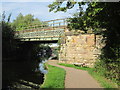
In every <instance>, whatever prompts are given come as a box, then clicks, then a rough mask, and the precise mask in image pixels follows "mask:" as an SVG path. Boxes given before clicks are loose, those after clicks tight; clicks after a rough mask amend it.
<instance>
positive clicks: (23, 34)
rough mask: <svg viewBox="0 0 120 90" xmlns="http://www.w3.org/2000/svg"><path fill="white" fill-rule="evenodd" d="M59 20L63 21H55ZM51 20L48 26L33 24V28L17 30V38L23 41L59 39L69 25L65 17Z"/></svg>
mask: <svg viewBox="0 0 120 90" xmlns="http://www.w3.org/2000/svg"><path fill="white" fill-rule="evenodd" d="M59 20H63V22H57V23H55V21H59ZM51 21H52V23H51ZM51 21H46V22H49V23H50V24H48V26H45V27H40V26H39V25H36V26H31V27H32V28H31V27H29V28H27V29H24V30H22V31H16V32H15V35H16V36H17V38H19V39H21V40H23V41H28V40H29V41H34V40H39V41H41V40H42V41H44V40H45V41H46V40H58V39H59V38H60V37H61V36H63V35H64V33H65V29H66V26H67V25H66V23H65V19H57V20H51ZM51 25H52V26H51Z"/></svg>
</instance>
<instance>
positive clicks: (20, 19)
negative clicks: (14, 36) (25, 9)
mask: <svg viewBox="0 0 120 90" xmlns="http://www.w3.org/2000/svg"><path fill="white" fill-rule="evenodd" d="M43 24H45V23H42V21H40V20H39V19H38V18H34V16H33V15H31V14H27V15H25V16H23V15H22V14H21V13H20V14H19V15H18V16H17V17H16V19H15V20H14V21H13V22H12V26H13V27H14V28H16V30H17V31H20V30H24V29H25V28H27V27H29V26H35V25H43Z"/></svg>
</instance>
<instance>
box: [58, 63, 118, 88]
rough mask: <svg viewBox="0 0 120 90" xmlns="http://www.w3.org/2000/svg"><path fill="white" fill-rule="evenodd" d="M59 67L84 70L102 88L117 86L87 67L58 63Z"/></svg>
mask: <svg viewBox="0 0 120 90" xmlns="http://www.w3.org/2000/svg"><path fill="white" fill-rule="evenodd" d="M59 65H62V66H66V67H72V68H76V69H81V70H86V71H88V73H89V74H90V75H91V76H92V77H94V78H95V79H96V80H97V81H98V82H99V83H100V85H101V86H102V87H104V88H117V84H116V83H114V82H111V81H110V80H107V79H106V78H105V77H103V76H101V74H100V73H98V72H96V70H95V69H94V68H88V67H80V66H76V65H73V64H64V63H59Z"/></svg>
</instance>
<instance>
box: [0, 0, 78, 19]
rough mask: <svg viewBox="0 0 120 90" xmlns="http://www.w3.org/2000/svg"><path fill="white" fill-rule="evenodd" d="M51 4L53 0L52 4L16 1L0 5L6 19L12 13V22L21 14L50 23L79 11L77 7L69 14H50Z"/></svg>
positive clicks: (30, 0) (7, 0)
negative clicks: (49, 6) (49, 21)
mask: <svg viewBox="0 0 120 90" xmlns="http://www.w3.org/2000/svg"><path fill="white" fill-rule="evenodd" d="M34 1H35V0H34ZM51 3H52V0H51V1H50V2H48V1H46V2H45V1H44V2H43V1H41V2H33V0H29V2H27V0H24V1H23V2H22V0H21V1H19V0H18V1H16V2H15V0H12V1H10V0H6V1H3V2H1V3H0V5H1V4H2V9H0V11H2V12H3V11H5V13H6V17H7V16H8V15H9V14H10V13H12V16H11V21H13V20H15V19H16V17H17V16H18V14H19V13H22V14H23V15H27V14H32V15H34V17H35V18H38V19H39V20H41V21H48V20H53V19H61V18H68V17H72V15H73V13H75V12H76V11H77V6H75V7H74V8H73V9H71V10H68V11H67V12H57V13H54V12H49V8H48V5H49V4H51Z"/></svg>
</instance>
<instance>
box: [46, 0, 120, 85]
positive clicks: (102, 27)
mask: <svg viewBox="0 0 120 90" xmlns="http://www.w3.org/2000/svg"><path fill="white" fill-rule="evenodd" d="M64 1H65V0H63V2H59V1H58V2H53V3H52V4H50V5H49V6H48V7H49V8H50V11H55V12H57V11H67V10H68V9H71V8H73V7H74V6H75V5H76V4H78V6H79V13H78V14H77V15H76V16H74V18H71V19H69V22H70V24H68V27H69V28H70V29H75V30H76V31H77V30H79V29H80V30H83V31H85V33H87V31H88V30H92V32H93V33H95V34H101V35H102V36H103V37H104V38H103V40H104V41H105V43H106V45H105V46H104V47H103V49H102V54H101V56H100V60H98V61H97V62H96V65H95V68H96V71H97V72H102V73H103V74H102V75H104V76H105V77H106V78H109V79H111V80H114V81H116V82H117V84H118V85H120V77H119V73H120V66H119V63H120V30H119V29H120V25H119V23H120V19H119V17H120V2H89V1H88V2H75V1H74V0H71V1H69V2H66V4H65V2H64ZM64 5H65V6H64ZM84 6H86V7H87V8H86V10H84Z"/></svg>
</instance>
